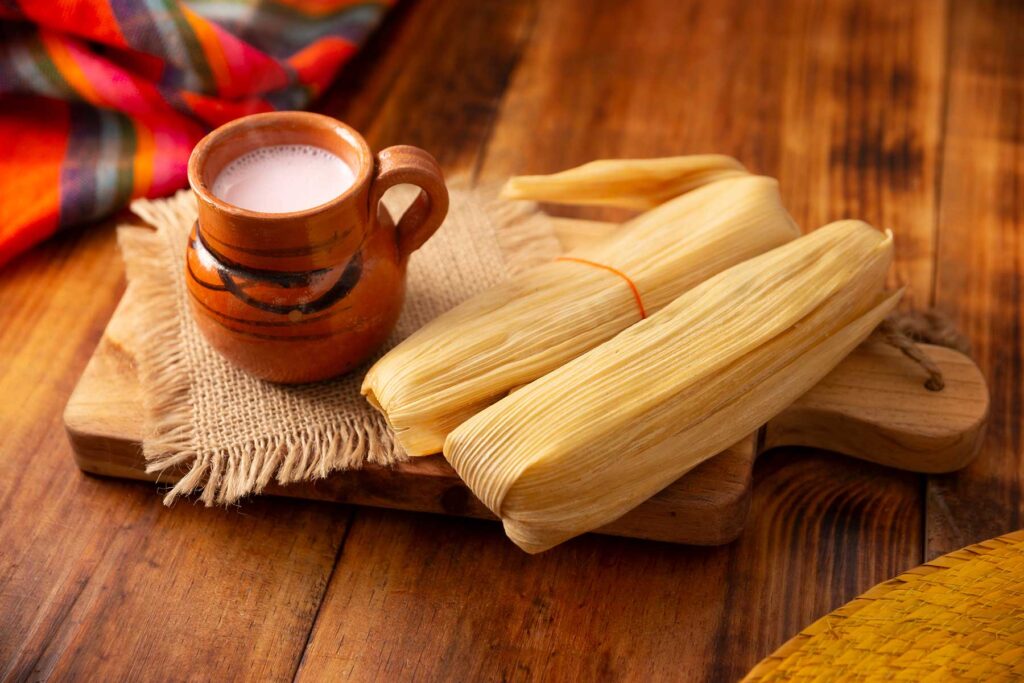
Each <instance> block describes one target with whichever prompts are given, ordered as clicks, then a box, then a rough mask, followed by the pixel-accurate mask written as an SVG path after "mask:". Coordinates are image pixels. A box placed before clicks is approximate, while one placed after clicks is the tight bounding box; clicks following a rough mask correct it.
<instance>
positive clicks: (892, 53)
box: [299, 0, 946, 680]
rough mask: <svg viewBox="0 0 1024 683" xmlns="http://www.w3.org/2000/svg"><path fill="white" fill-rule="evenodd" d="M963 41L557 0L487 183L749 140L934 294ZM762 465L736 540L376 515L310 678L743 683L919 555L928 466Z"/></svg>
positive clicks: (822, 6) (881, 9)
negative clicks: (882, 234)
mask: <svg viewBox="0 0 1024 683" xmlns="http://www.w3.org/2000/svg"><path fill="white" fill-rule="evenodd" d="M945 35H946V31H945V11H944V3H936V2H932V1H931V0H918V1H915V2H900V3H892V2H887V1H883V0H874V1H871V2H853V1H852V0H847V1H843V2H830V3H811V2H806V1H803V0H791V1H788V2H778V3H745V2H740V1H739V0H727V1H725V2H720V3H706V2H698V1H697V0H687V1H685V2H676V3H664V2H658V1H656V0H640V1H638V2H634V3H628V4H626V3H616V2H610V1H609V2H596V3H595V2H583V1H582V0H577V1H567V2H559V3H544V4H543V5H542V6H540V8H539V10H538V15H537V19H536V25H535V28H534V31H533V38H532V39H531V41H530V43H529V46H528V47H527V49H526V51H525V53H524V54H523V56H522V59H521V60H520V62H519V64H518V66H517V68H516V70H515V71H514V72H513V73H512V76H511V80H510V85H509V89H508V91H507V93H506V95H505V97H504V99H503V103H502V108H501V111H500V114H499V117H498V120H497V121H496V123H495V125H494V133H493V136H492V137H491V138H490V140H489V141H488V143H487V156H486V159H485V160H484V162H483V164H482V166H481V170H480V176H481V178H483V179H500V178H502V177H504V176H505V175H507V174H509V173H524V172H528V173H542V172H550V171H555V170H559V169H562V168H566V167H568V166H571V165H574V164H577V163H581V162H584V161H588V160H590V159H592V158H595V157H600V156H653V155H661V154H668V153H687V152H701V151H702V152H710V151H716V152H724V153H732V154H735V155H737V156H739V157H740V158H742V159H743V160H744V161H745V162H747V163H748V165H749V166H750V167H751V168H753V169H755V170H757V171H759V172H764V173H768V174H772V175H777V176H779V177H780V180H781V183H782V192H783V195H784V197H785V198H786V200H787V201H788V203H789V206H790V207H791V208H792V210H793V213H794V216H795V217H796V218H797V219H798V220H799V221H800V222H801V223H803V224H806V225H814V224H816V223H821V222H824V221H825V220H828V219H831V218H838V217H847V216H848V215H862V216H865V217H866V218H868V219H869V220H873V221H875V222H880V223H884V224H886V225H887V226H888V227H892V228H893V229H894V230H895V231H897V233H898V234H897V240H898V249H899V254H898V264H897V270H896V272H897V279H898V280H899V281H900V282H906V283H910V284H912V285H913V287H914V289H915V295H914V296H915V298H914V299H913V300H914V301H915V302H919V301H921V298H920V297H921V293H922V292H928V291H929V290H930V284H931V283H930V278H931V266H930V264H931V259H932V253H933V242H932V237H931V235H932V230H933V228H934V208H933V207H934V203H935V195H934V183H933V182H932V180H933V176H932V174H934V169H935V166H936V163H937V152H938V136H939V133H940V121H941V97H942V92H941V85H942V82H943V64H944V60H943V54H944V52H943V51H944V48H945ZM851 110H852V111H851ZM833 150H834V151H833ZM566 215H571V216H583V217H588V218H605V219H607V218H617V217H618V216H617V215H616V214H614V213H612V212H607V211H569V212H566ZM754 475H755V493H754V501H753V507H752V518H751V523H750V526H749V527H748V528H747V530H746V531H745V533H744V534H743V535H742V536H741V538H740V540H739V541H738V542H737V543H735V544H733V545H732V546H729V547H727V548H717V549H692V548H690V549H688V548H678V547H671V546H666V545H657V544H651V543H638V542H633V541H628V540H618V539H598V538H596V537H586V538H581V539H576V540H574V541H571V542H569V543H567V544H565V545H564V546H562V547H559V548H556V549H555V550H553V551H551V552H549V553H545V554H543V555H540V556H537V557H532V558H530V557H526V556H524V555H522V554H520V553H519V552H518V551H516V550H515V549H514V548H513V547H512V546H510V544H508V543H507V541H505V540H504V539H503V538H502V537H501V536H500V533H499V532H498V531H497V530H496V529H492V528H490V527H488V526H487V525H486V524H483V523H477V522H470V521H461V520H452V519H442V518H422V519H409V518H408V516H405V515H399V514H396V513H389V512H381V511H359V512H358V513H357V514H356V518H355V520H354V522H353V525H352V529H351V532H350V535H349V537H348V540H347V542H346V547H345V552H344V554H343V555H342V556H341V558H340V563H339V565H338V569H337V572H336V574H335V577H334V579H333V580H332V582H331V586H330V588H329V590H328V595H327V598H326V600H325V602H324V604H323V606H322V608H321V611H320V613H319V615H318V618H317V623H316V626H315V628H314V630H313V632H312V634H311V638H310V645H309V648H308V650H307V653H306V657H305V658H304V660H303V663H302V667H301V668H300V670H299V678H303V679H311V680H317V679H320V678H325V677H327V678H342V679H356V680H362V679H372V678H374V677H378V678H399V679H400V678H410V677H417V678H422V679H432V678H441V679H448V680H474V679H481V678H484V679H491V678H493V679H497V678H507V679H517V680H527V679H532V678H538V679H540V678H549V679H570V680H571V679H574V678H582V679H595V678H596V679H635V680H680V679H684V680H735V679H736V678H738V677H739V676H740V675H742V674H743V673H745V672H746V670H748V669H749V668H750V666H752V665H753V664H754V663H755V662H756V661H758V660H759V659H760V658H761V657H763V656H765V655H767V654H768V653H769V652H771V651H772V650H774V649H775V648H776V647H777V646H778V645H780V644H781V643H782V642H784V641H785V640H786V639H787V638H788V637H790V636H792V635H793V634H795V633H796V632H798V631H799V629H800V628H802V627H803V626H805V625H806V624H808V623H810V622H811V621H813V620H814V619H815V618H817V617H819V616H821V615H822V614H825V613H827V612H828V611H830V610H831V609H834V608H835V607H837V606H839V605H840V604H842V603H844V602H846V601H847V600H849V599H852V598H853V597H855V596H856V595H857V594H859V593H860V592H862V591H863V590H865V589H866V588H868V587H869V586H871V585H873V584H875V583H877V582H879V581H881V580H884V579H886V578H889V577H891V576H892V575H894V574H896V573H898V572H899V571H902V570H905V569H907V568H910V567H912V566H915V565H917V564H919V563H920V561H921V559H922V556H921V547H922V544H921V529H922V512H921V508H922V501H921V488H922V487H921V480H920V478H919V477H918V476H915V475H901V474H896V473H893V472H891V471H887V470H883V469H881V468H879V467H876V466H873V465H870V464H866V463H861V462H855V461H852V460H845V459H836V458H835V457H832V456H829V455H824V454H820V453H815V452H808V451H800V452H797V451H789V452H787V451H777V452H775V453H773V454H769V455H768V456H767V457H766V459H764V460H762V461H761V462H759V463H758V465H757V467H756V468H755V473H754Z"/></svg>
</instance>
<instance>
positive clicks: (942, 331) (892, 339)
mask: <svg viewBox="0 0 1024 683" xmlns="http://www.w3.org/2000/svg"><path fill="white" fill-rule="evenodd" d="M878 333H879V335H880V336H881V337H882V339H883V340H884V341H885V343H887V344H889V345H890V346H892V347H894V348H897V349H899V350H900V351H901V352H902V353H903V355H905V356H906V357H907V358H909V359H910V360H912V361H914V362H915V363H917V364H918V365H920V366H921V367H922V368H923V369H924V371H925V372H927V373H928V379H927V380H926V381H925V383H924V387H925V389H927V390H928V391H942V390H943V389H944V388H945V387H946V381H945V378H944V377H943V376H942V370H940V369H939V366H938V365H937V364H936V363H935V361H933V360H932V359H931V358H929V357H928V354H926V353H925V352H924V351H923V350H922V349H921V347H920V346H918V344H934V345H936V346H945V347H947V348H950V349H955V350H957V351H959V352H961V353H963V354H970V352H971V346H970V343H969V342H968V341H967V338H966V337H965V336H964V335H963V334H961V333H960V331H959V330H957V329H956V326H955V325H953V321H951V320H950V319H949V318H948V317H947V316H946V315H945V314H943V313H940V312H939V311H936V310H928V311H909V312H905V313H902V312H901V313H893V314H892V315H890V316H889V317H888V318H886V319H885V320H883V321H882V324H881V325H879V326H878Z"/></svg>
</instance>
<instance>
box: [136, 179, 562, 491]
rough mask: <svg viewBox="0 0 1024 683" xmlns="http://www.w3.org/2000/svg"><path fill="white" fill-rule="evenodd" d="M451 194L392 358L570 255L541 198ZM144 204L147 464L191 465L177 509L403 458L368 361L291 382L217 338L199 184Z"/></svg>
mask: <svg viewBox="0 0 1024 683" xmlns="http://www.w3.org/2000/svg"><path fill="white" fill-rule="evenodd" d="M403 189H404V190H409V189H410V188H407V187H405V188H403V187H402V186H400V187H398V188H395V189H394V190H392V191H391V192H390V193H389V194H388V195H387V196H386V197H385V203H386V204H388V205H389V209H391V211H392V215H396V216H397V215H400V214H401V211H402V209H404V207H405V206H406V205H407V204H408V202H409V201H411V199H412V196H413V195H412V194H410V193H409V192H406V193H405V196H403V193H402V190H403ZM411 191H412V192H415V191H416V190H415V188H412V189H411ZM449 191H450V195H451V208H450V210H449V214H448V217H447V219H446V220H445V222H444V225H443V226H442V227H441V228H440V229H439V230H438V231H437V233H436V234H435V235H434V236H433V237H431V239H430V240H428V241H427V243H426V244H424V245H423V247H421V248H420V249H419V250H418V251H416V252H415V253H414V254H413V255H412V257H411V258H410V261H409V268H408V278H407V287H406V301H405V305H404V307H403V309H402V314H401V317H400V319H399V321H398V325H397V326H396V328H395V330H394V333H393V334H392V335H391V338H390V339H389V340H388V341H387V343H386V344H385V348H384V349H382V351H381V353H383V352H384V351H385V350H387V349H388V348H390V347H392V346H394V345H395V344H397V343H398V342H399V341H401V340H402V339H404V338H405V337H407V336H408V335H410V334H411V333H412V332H414V331H415V330H416V329H418V328H419V327H421V326H422V325H424V324H425V323H427V322H428V321H430V320H432V319H433V318H434V317H436V316H438V315H440V314H441V313H443V312H445V311H447V310H448V309H450V308H452V307H453V306H455V305H457V304H459V303H460V302H462V301H463V300H465V299H467V298H468V297H470V296H472V295H474V294H476V293H477V292H479V291H481V290H483V289H486V288H488V287H490V286H492V285H494V284H496V283H498V282H501V281H502V280H504V279H505V278H507V277H508V276H509V274H510V273H513V272H516V271H518V270H521V269H523V268H527V267H529V266H531V265H535V264H537V263H542V262H544V261H547V260H550V259H551V258H553V257H555V256H556V255H557V254H558V253H559V252H560V245H559V243H558V240H557V238H556V237H555V234H554V228H553V226H552V223H551V221H550V219H549V218H548V217H547V216H546V215H545V214H543V213H541V212H539V211H537V209H536V206H535V205H532V204H529V203H520V202H516V203H510V202H499V201H497V200H495V199H494V197H495V195H496V188H490V187H484V188H471V187H469V186H468V184H467V183H465V182H460V181H458V180H456V181H454V182H450V183H449ZM396 209H397V210H396ZM132 210H133V211H134V212H135V213H136V214H137V215H138V216H140V217H141V218H142V219H143V220H144V221H146V222H147V223H148V224H149V225H151V226H152V227H153V228H155V229H154V230H148V229H145V228H140V227H138V226H123V227H122V228H121V229H120V230H119V235H118V238H119V243H120V246H121V251H122V255H123V256H124V260H125V266H126V272H127V277H128V281H129V285H130V286H131V287H132V288H133V290H134V291H133V294H134V296H135V297H136V301H138V303H139V304H140V305H139V306H138V309H139V312H138V314H137V316H135V320H134V322H135V324H136V326H137V327H136V335H137V337H138V338H139V340H140V342H141V344H140V347H141V348H140V350H139V352H138V354H137V358H136V361H137V365H138V371H139V379H140V385H141V388H142V399H143V405H144V409H145V410H144V419H145V436H144V438H143V444H142V446H143V453H144V455H145V457H146V464H147V467H146V469H147V471H149V472H162V471H164V470H167V469H169V468H175V469H177V470H179V471H183V476H182V478H181V480H180V481H179V482H178V483H177V484H176V485H175V486H174V487H173V488H171V490H170V491H169V492H168V493H167V495H166V497H165V499H164V500H165V502H166V503H168V504H170V503H171V502H172V501H174V499H175V498H176V497H178V496H180V495H184V494H189V493H192V492H196V491H200V490H201V491H202V493H201V496H200V499H201V500H202V501H203V502H204V503H206V504H207V505H212V504H214V503H221V504H227V503H234V502H236V501H237V500H239V499H240V498H242V497H244V496H247V495H249V494H253V493H259V492H260V491H261V490H262V489H263V488H264V487H265V486H266V485H267V484H268V483H270V482H271V481H276V482H278V483H281V484H287V483H291V482H296V481H306V480H312V479H317V478H321V477H325V476H327V475H328V474H330V473H331V472H334V471H337V470H343V469H349V468H356V467H360V466H361V465H362V464H364V463H367V462H372V463H376V464H382V465H387V464H391V463H393V462H395V461H397V460H400V459H402V458H403V457H404V453H402V451H401V449H400V448H399V447H398V445H397V444H396V443H395V442H394V440H393V439H392V438H391V433H390V431H389V429H388V427H387V424H386V423H385V422H384V419H383V418H382V417H381V415H380V414H379V413H378V412H377V411H376V410H374V409H373V408H372V407H371V406H370V405H369V404H368V403H367V402H366V401H365V399H363V397H362V396H361V395H360V393H359V387H360V384H361V383H362V378H363V374H364V373H365V371H366V368H367V367H368V364H367V365H364V366H363V367H362V368H358V369H357V370H355V371H353V372H351V373H349V374H347V375H345V376H343V377H340V378H338V379H336V380H333V381H329V382H319V383H316V384H307V385H302V386H282V385H277V384H270V383H268V382H263V381H260V380H258V379H255V378H253V377H250V376H249V375H247V374H246V373H244V372H242V371H241V370H239V369H238V368H236V367H234V366H233V365H231V364H230V363H228V362H227V361H226V360H224V359H223V358H222V357H221V356H220V355H219V354H218V353H217V352H216V351H214V349H213V348H212V347H211V346H210V345H209V344H207V343H206V341H205V340H204V339H203V337H202V335H201V334H200V333H199V330H198V328H197V326H196V325H195V322H194V321H193V320H192V316H191V313H190V306H189V299H188V291H187V289H186V287H185V280H184V277H183V275H182V274H183V273H184V272H185V264H184V259H185V245H186V242H187V240H188V234H189V230H190V228H191V227H192V224H193V222H194V221H195V219H196V206H195V199H194V197H193V196H192V194H191V192H188V191H183V192H180V193H178V194H177V195H176V196H174V197H170V198H167V199H159V200H138V201H136V202H134V203H133V204H132Z"/></svg>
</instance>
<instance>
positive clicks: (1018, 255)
mask: <svg viewBox="0 0 1024 683" xmlns="http://www.w3.org/2000/svg"><path fill="white" fill-rule="evenodd" d="M1022 35H1024V5H1022V4H1021V3H1019V2H1012V1H1009V2H995V1H990V0H986V1H984V2H968V3H960V2H955V3H953V4H952V14H951V17H950V51H949V69H950V74H949V100H948V104H947V114H946V136H945V145H944V151H943V159H944V163H943V166H944V170H943V176H942V196H941V203H940V211H939V253H938V272H937V273H936V280H935V302H936V305H937V306H938V307H939V308H941V309H943V310H946V311H948V312H950V313H951V314H953V315H954V318H955V320H956V321H957V323H958V325H959V326H960V328H961V329H963V330H964V331H965V332H966V333H967V335H968V337H969V338H970V340H971V342H972V345H973V351H974V356H975V358H976V359H977V361H978V363H979V364H980V365H981V367H982V368H983V369H984V371H985V373H986V375H987V376H988V377H989V378H990V381H991V384H992V417H991V424H990V428H989V439H988V441H987V444H986V447H985V448H984V450H983V451H982V453H981V455H980V456H979V458H978V460H977V461H976V462H975V463H974V464H973V465H972V466H971V467H970V468H969V469H968V470H967V471H966V472H964V473H963V474H962V475H959V476H956V477H933V478H931V479H930V480H929V483H928V517H927V534H928V538H927V547H926V550H925V557H926V559H931V558H932V557H935V556H936V555H941V554H943V553H947V552H951V551H953V550H956V549H957V548H960V547H962V546H964V545H967V544H971V543H977V542H979V541H981V540H984V539H987V538H991V537H993V536H996V535H999V534H1003V533H1006V532H1008V531H1013V530H1016V529H1019V528H1020V527H1021V526H1022V525H1024V522H1022V518H1024V501H1022V498H1021V484H1022V481H1024V431H1022V428H1021V427H1022V424H1024V394H1022V382H1024V379H1022V377H1024V372H1022V356H1024V333H1022V323H1024V307H1022V299H1021V297H1022V295H1024V287H1022V278H1024V41H1022V40H1021V36H1022Z"/></svg>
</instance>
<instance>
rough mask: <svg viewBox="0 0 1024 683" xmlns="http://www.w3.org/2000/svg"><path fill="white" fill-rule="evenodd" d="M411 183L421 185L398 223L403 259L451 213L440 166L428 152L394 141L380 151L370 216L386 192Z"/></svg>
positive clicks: (399, 248)
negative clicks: (396, 143) (391, 145)
mask: <svg viewBox="0 0 1024 683" xmlns="http://www.w3.org/2000/svg"><path fill="white" fill-rule="evenodd" d="M405 183H408V184H410V185H416V186H418V187H419V188H420V193H419V195H418V196H417V197H416V199H415V201H413V203H412V204H411V205H410V206H409V208H408V209H406V210H405V213H404V214H402V217H401V218H400V219H399V220H398V224H397V240H396V241H397V244H398V255H399V257H400V258H401V259H402V260H403V261H404V260H405V259H407V258H409V254H411V253H412V252H414V251H416V250H417V249H419V248H420V247H421V246H422V245H423V243H424V242H426V241H427V240H428V239H429V238H430V236H431V235H433V234H434V232H435V231H436V230H437V229H438V228H439V227H441V223H443V222H444V217H445V216H446V215H447V214H448V188H447V187H446V186H445V184H444V176H443V175H442V174H441V167H440V166H438V165H437V161H436V160H435V159H434V157H432V156H431V155H430V154H429V153H428V152H425V151H423V150H422V149H420V148H419V147H413V146H411V145H395V146H394V147H388V148H387V149H382V150H381V151H380V152H379V153H378V154H377V175H376V177H375V178H374V179H373V186H372V188H371V190H370V211H371V216H373V217H376V211H377V207H378V205H379V204H380V200H381V197H383V196H384V193H385V192H387V191H388V190H389V189H391V188H392V187H394V186H395V185H402V184H405Z"/></svg>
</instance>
